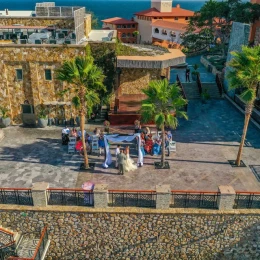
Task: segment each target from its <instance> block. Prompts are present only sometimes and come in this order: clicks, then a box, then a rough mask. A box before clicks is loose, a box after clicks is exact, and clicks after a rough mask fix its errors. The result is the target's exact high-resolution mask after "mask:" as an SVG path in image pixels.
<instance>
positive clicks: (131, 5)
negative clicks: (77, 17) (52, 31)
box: [0, 0, 205, 21]
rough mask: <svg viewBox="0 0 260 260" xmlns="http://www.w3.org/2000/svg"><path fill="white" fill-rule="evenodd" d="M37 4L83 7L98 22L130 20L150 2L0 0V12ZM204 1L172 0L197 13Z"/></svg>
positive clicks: (134, 0) (118, 0) (129, 0)
mask: <svg viewBox="0 0 260 260" xmlns="http://www.w3.org/2000/svg"><path fill="white" fill-rule="evenodd" d="M37 2H55V3H56V6H85V7H86V9H87V10H90V11H92V12H93V13H94V14H95V15H96V17H97V18H98V19H99V21H100V20H103V19H106V18H110V17H115V16H120V17H124V18H126V19H130V18H131V17H133V16H134V13H135V12H139V11H143V10H145V9H148V8H150V5H151V2H150V0H56V1H55V0H0V10H4V9H6V8H7V9H9V10H17V11H18V10H34V7H35V3H37ZM204 2H205V1H203V0H201V1H197V0H191V1H187V0H186V1H185V0H176V1H175V0H174V1H173V6H176V5H177V4H180V5H181V7H182V8H184V9H189V10H192V11H198V10H199V9H200V8H201V6H202V5H203V4H204Z"/></svg>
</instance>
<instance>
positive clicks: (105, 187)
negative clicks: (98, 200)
mask: <svg viewBox="0 0 260 260" xmlns="http://www.w3.org/2000/svg"><path fill="white" fill-rule="evenodd" d="M107 190H108V185H107V184H95V187H94V192H107Z"/></svg>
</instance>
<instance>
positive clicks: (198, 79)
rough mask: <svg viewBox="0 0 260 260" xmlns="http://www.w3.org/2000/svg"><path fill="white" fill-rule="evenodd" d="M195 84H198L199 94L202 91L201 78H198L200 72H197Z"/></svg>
mask: <svg viewBox="0 0 260 260" xmlns="http://www.w3.org/2000/svg"><path fill="white" fill-rule="evenodd" d="M197 86H198V89H199V93H200V95H201V93H202V84H201V80H200V74H197Z"/></svg>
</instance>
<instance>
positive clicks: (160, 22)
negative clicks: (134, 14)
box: [151, 20, 187, 32]
mask: <svg viewBox="0 0 260 260" xmlns="http://www.w3.org/2000/svg"><path fill="white" fill-rule="evenodd" d="M151 25H152V26H153V27H161V28H165V29H172V30H178V31H183V32H185V31H186V27H187V24H183V23H177V22H168V21H163V20H157V21H154V22H153V23H152V24H151Z"/></svg>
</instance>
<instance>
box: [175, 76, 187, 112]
mask: <svg viewBox="0 0 260 260" xmlns="http://www.w3.org/2000/svg"><path fill="white" fill-rule="evenodd" d="M176 81H177V84H178V86H179V87H180V88H181V91H182V96H183V98H184V99H186V100H187V95H186V93H185V90H184V87H183V85H182V83H181V80H180V77H179V74H177V77H176ZM184 108H185V111H186V112H187V111H188V104H186V105H185V107H184Z"/></svg>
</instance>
